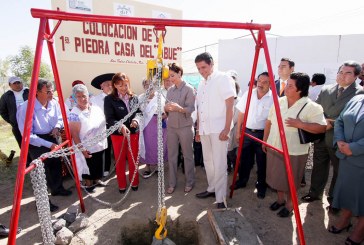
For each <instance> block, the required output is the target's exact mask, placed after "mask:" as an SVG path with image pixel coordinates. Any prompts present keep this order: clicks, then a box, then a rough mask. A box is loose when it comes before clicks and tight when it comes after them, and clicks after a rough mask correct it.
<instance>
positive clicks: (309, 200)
mask: <svg viewBox="0 0 364 245" xmlns="http://www.w3.org/2000/svg"><path fill="white" fill-rule="evenodd" d="M301 200H302V201H304V202H313V201H316V200H320V198H318V197H313V196H311V195H310V194H307V195H306V196H303V197H301Z"/></svg>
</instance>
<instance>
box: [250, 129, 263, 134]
mask: <svg viewBox="0 0 364 245" xmlns="http://www.w3.org/2000/svg"><path fill="white" fill-rule="evenodd" d="M246 129H247V130H249V131H250V132H253V133H258V132H263V131H264V129H251V128H246Z"/></svg>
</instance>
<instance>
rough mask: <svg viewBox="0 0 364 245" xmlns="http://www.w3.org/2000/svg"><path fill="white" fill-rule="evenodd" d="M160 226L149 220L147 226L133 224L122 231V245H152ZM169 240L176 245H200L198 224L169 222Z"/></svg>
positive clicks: (177, 221)
mask: <svg viewBox="0 0 364 245" xmlns="http://www.w3.org/2000/svg"><path fill="white" fill-rule="evenodd" d="M157 228H158V225H157V224H156V223H155V222H154V221H152V220H149V222H148V223H147V224H133V225H128V226H127V227H122V229H121V244H122V245H150V244H152V242H153V236H154V233H155V231H156V230H157ZM167 230H168V233H167V238H169V239H170V240H172V241H173V242H174V243H175V244H177V245H180V244H189V245H198V244H199V243H198V234H197V224H196V222H192V221H186V222H180V221H179V220H178V219H177V220H175V221H171V220H169V221H168V222H167Z"/></svg>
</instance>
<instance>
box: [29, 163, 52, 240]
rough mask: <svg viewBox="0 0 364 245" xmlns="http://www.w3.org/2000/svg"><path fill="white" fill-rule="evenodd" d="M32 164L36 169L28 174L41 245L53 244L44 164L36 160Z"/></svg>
mask: <svg viewBox="0 0 364 245" xmlns="http://www.w3.org/2000/svg"><path fill="white" fill-rule="evenodd" d="M32 164H35V165H36V168H34V169H33V171H31V172H30V177H31V182H32V186H33V192H34V196H35V204H36V206H37V212H38V218H39V224H40V228H41V231H42V237H43V243H44V244H46V245H48V244H54V242H55V241H56V238H55V236H54V235H53V228H52V221H51V212H50V209H49V199H48V191H47V182H46V175H45V170H44V163H43V162H42V161H41V160H39V159H37V160H34V161H33V162H32Z"/></svg>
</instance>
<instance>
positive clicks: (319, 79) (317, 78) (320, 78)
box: [311, 73, 326, 87]
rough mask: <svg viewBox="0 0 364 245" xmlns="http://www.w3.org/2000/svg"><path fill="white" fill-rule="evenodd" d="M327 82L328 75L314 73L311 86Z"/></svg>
mask: <svg viewBox="0 0 364 245" xmlns="http://www.w3.org/2000/svg"><path fill="white" fill-rule="evenodd" d="M325 82H326V76H325V74H322V73H315V74H313V75H312V79H311V86H312V87H314V86H316V85H322V84H325Z"/></svg>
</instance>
